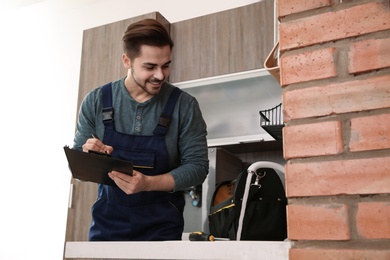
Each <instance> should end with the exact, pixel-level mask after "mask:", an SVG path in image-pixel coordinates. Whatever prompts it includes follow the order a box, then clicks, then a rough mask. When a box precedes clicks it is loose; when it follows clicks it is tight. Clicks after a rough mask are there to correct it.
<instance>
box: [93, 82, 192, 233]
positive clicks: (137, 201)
mask: <svg viewBox="0 0 390 260" xmlns="http://www.w3.org/2000/svg"><path fill="white" fill-rule="evenodd" d="M181 92H182V91H181V90H180V89H178V88H174V90H173V91H172V93H171V95H170V97H169V99H168V102H167V104H166V105H165V107H164V110H163V113H162V114H161V116H160V120H159V122H158V124H157V126H156V128H155V130H154V132H153V135H151V136H140V135H127V134H123V133H119V132H117V131H116V130H115V126H114V116H113V113H114V111H113V106H112V91H111V83H109V84H107V85H105V86H103V88H102V93H103V121H104V126H105V132H104V139H103V143H104V144H106V145H111V146H112V147H113V148H114V151H113V153H112V157H115V158H120V159H123V160H128V161H132V162H133V165H134V168H135V170H138V171H140V172H142V173H143V174H145V175H158V174H162V173H167V172H169V171H170V170H172V169H170V167H169V165H168V161H169V160H168V159H169V158H168V151H167V148H166V145H165V134H166V133H167V131H168V126H169V122H170V119H171V116H172V113H173V109H174V108H175V105H176V101H177V99H178V97H179V96H180V94H181ZM184 204H185V200H184V196H183V193H182V192H175V193H172V192H164V191H147V192H146V191H144V192H139V193H137V194H131V195H127V194H126V193H124V192H123V191H122V190H121V189H119V188H118V187H116V186H108V185H102V184H99V186H98V199H97V201H96V202H95V204H94V205H93V207H92V223H91V227H90V230H89V240H90V241H164V240H181V236H182V232H183V226H184V219H183V210H184Z"/></svg>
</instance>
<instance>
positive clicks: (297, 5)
mask: <svg viewBox="0 0 390 260" xmlns="http://www.w3.org/2000/svg"><path fill="white" fill-rule="evenodd" d="M331 5H332V1H331V0H311V1H309V0H306V1H304V2H303V1H302V0H279V1H278V5H277V8H278V16H279V18H280V17H283V16H286V15H289V14H294V13H299V12H303V11H308V10H313V9H317V8H320V7H324V6H331Z"/></svg>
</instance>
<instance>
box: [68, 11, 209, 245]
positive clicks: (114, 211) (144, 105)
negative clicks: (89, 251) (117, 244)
mask: <svg viewBox="0 0 390 260" xmlns="http://www.w3.org/2000/svg"><path fill="white" fill-rule="evenodd" d="M122 41H123V47H124V53H123V54H122V62H123V65H124V66H125V68H126V69H127V75H126V76H125V77H124V78H122V79H119V80H117V81H114V82H110V83H108V84H106V85H104V86H101V87H98V88H96V89H94V90H92V91H91V92H90V93H88V94H87V96H86V97H85V98H84V100H83V102H82V104H81V107H80V111H79V117H78V122H77V131H76V135H75V138H74V146H73V148H75V149H79V150H83V151H84V152H88V151H89V150H94V151H99V152H104V153H108V154H111V156H112V157H115V158H120V159H123V160H128V161H132V162H133V164H134V170H133V174H132V176H129V175H126V174H123V173H121V172H117V171H112V172H110V173H107V174H108V175H109V176H110V178H111V179H112V180H114V182H115V183H116V185H117V186H107V185H102V184H99V186H98V198H97V200H96V202H95V204H94V205H93V207H92V223H91V227H90V231H89V239H90V240H91V241H163V240H180V239H181V236H182V232H183V227H184V219H183V210H184V204H185V200H184V196H183V190H185V189H188V188H189V187H191V186H195V185H199V184H201V183H202V182H203V181H204V180H205V178H206V176H207V173H208V165H209V164H208V158H207V140H206V135H207V130H206V124H205V122H204V120H203V117H202V113H201V111H200V108H199V104H198V102H197V100H196V99H195V98H194V97H192V96H190V95H189V94H187V93H185V92H183V91H181V90H180V89H179V88H177V87H174V86H173V85H171V84H170V83H169V82H167V78H168V76H169V72H170V65H171V52H172V48H173V45H174V44H173V42H172V39H171V38H170V36H169V34H168V33H167V31H166V30H165V28H164V27H163V26H162V25H161V24H160V23H159V22H157V21H156V20H154V19H145V20H142V21H139V22H136V23H134V24H131V25H130V26H129V27H128V28H127V30H126V31H125V33H124V35H123V38H122ZM92 135H95V136H97V137H98V138H91V136H92Z"/></svg>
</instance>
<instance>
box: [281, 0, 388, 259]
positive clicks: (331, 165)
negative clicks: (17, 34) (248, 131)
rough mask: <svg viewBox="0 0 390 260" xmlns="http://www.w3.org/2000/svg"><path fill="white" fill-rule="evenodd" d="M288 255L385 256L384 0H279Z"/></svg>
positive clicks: (386, 82)
mask: <svg viewBox="0 0 390 260" xmlns="http://www.w3.org/2000/svg"><path fill="white" fill-rule="evenodd" d="M277 7H278V18H279V21H280V25H279V46H280V53H281V56H280V76H281V85H282V87H283V110H284V111H283V112H284V120H285V125H286V126H285V127H284V130H283V142H284V143H283V147H284V157H285V159H286V160H287V165H286V189H287V196H288V198H289V205H288V207H287V214H288V216H287V218H288V238H289V239H290V240H291V241H292V248H291V250H290V259H292V260H295V259H299V260H301V259H390V0H376V1H375V0H371V1H370V0H353V1H351V0H344V1H342V0H312V1H300V0H278V1H277Z"/></svg>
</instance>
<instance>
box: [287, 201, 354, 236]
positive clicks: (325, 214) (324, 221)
mask: <svg viewBox="0 0 390 260" xmlns="http://www.w3.org/2000/svg"><path fill="white" fill-rule="evenodd" d="M287 229H288V230H287V233H288V238H289V239H290V240H349V239H350V230H349V221H348V208H347V206H346V205H343V204H331V205H328V204H316V205H288V206H287Z"/></svg>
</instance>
